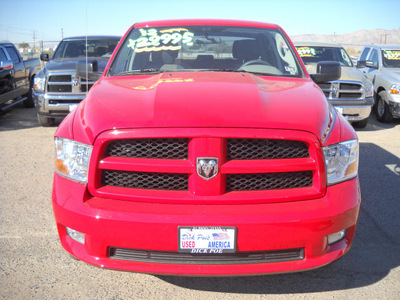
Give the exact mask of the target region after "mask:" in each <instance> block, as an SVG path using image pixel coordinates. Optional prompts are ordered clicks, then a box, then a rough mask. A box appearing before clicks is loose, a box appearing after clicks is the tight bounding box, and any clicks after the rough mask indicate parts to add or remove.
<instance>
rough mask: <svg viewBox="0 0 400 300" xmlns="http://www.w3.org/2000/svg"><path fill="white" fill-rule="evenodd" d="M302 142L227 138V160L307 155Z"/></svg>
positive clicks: (284, 157)
mask: <svg viewBox="0 0 400 300" xmlns="http://www.w3.org/2000/svg"><path fill="white" fill-rule="evenodd" d="M308 156H309V153H308V147H307V145H306V144H304V143H303V142H299V141H290V140H270V139H228V141H227V160H233V159H245V160H247V159H249V160H250V159H286V158H304V157H308Z"/></svg>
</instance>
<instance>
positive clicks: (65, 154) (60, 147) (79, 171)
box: [54, 137, 93, 183]
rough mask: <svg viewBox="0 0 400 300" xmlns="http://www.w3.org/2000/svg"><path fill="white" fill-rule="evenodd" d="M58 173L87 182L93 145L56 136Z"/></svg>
mask: <svg viewBox="0 0 400 300" xmlns="http://www.w3.org/2000/svg"><path fill="white" fill-rule="evenodd" d="M54 145H55V147H56V173H57V174H59V175H60V176H63V177H65V178H68V179H71V180H74V181H78V182H80V183H87V178H88V170H89V162H90V155H91V153H92V148H93V147H92V146H90V145H86V144H82V143H78V142H75V141H72V140H69V139H64V138H59V137H56V138H55V140H54Z"/></svg>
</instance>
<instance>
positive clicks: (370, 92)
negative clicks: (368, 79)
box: [365, 85, 374, 97]
mask: <svg viewBox="0 0 400 300" xmlns="http://www.w3.org/2000/svg"><path fill="white" fill-rule="evenodd" d="M373 96H374V86H373V85H366V86H365V97H373Z"/></svg>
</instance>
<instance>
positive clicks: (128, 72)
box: [115, 68, 161, 76]
mask: <svg viewBox="0 0 400 300" xmlns="http://www.w3.org/2000/svg"><path fill="white" fill-rule="evenodd" d="M144 73H151V74H157V73H161V70H160V69H157V68H148V69H140V70H131V71H125V72H121V73H118V74H115V76H128V75H137V74H144Z"/></svg>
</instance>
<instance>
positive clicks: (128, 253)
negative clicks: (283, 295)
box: [108, 247, 304, 265]
mask: <svg viewBox="0 0 400 300" xmlns="http://www.w3.org/2000/svg"><path fill="white" fill-rule="evenodd" d="M108 256H109V257H110V258H112V259H118V260H128V261H137V262H149V263H167V264H168V263H169V264H205V265H206V264H208V265H224V264H242V263H246V264H257V263H271V262H284V261H294V260H302V259H304V248H297V249H283V250H272V251H254V252H237V253H229V254H214V255H213V254H206V255H202V254H191V253H179V252H172V251H171V252H169V251H147V250H136V249H126V248H116V247H110V248H109V253H108Z"/></svg>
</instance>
